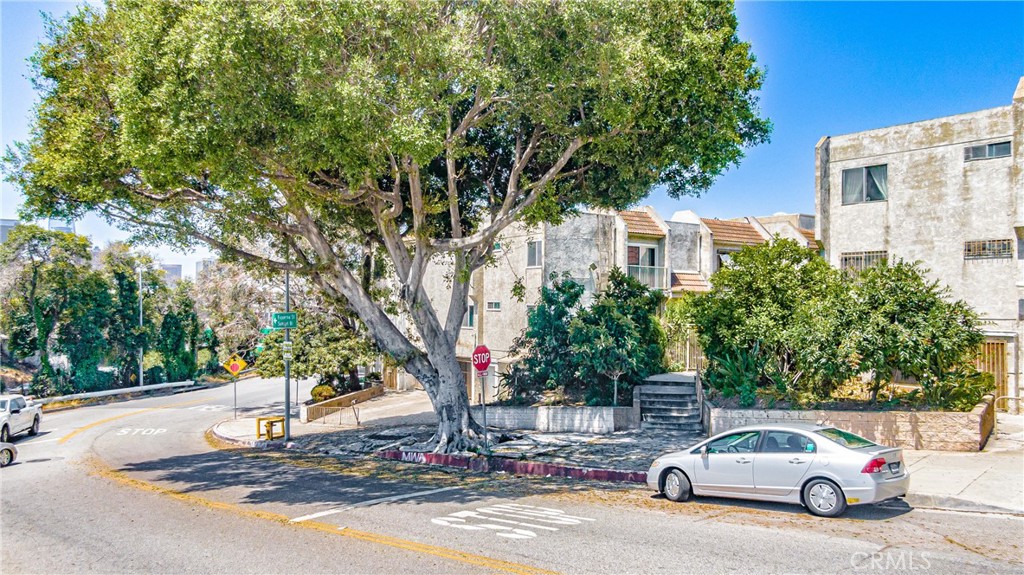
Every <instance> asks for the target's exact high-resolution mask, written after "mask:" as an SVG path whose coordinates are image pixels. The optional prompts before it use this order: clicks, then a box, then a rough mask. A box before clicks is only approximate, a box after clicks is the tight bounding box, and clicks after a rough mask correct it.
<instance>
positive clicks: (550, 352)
mask: <svg viewBox="0 0 1024 575" xmlns="http://www.w3.org/2000/svg"><path fill="white" fill-rule="evenodd" d="M549 279H550V280H551V287H548V286H543V287H541V289H540V299H539V300H538V301H537V306H536V307H535V308H534V309H533V310H532V311H531V312H530V316H529V318H528V319H527V325H526V330H525V331H524V332H523V335H522V336H520V337H519V338H516V340H515V342H514V343H513V344H512V349H511V350H510V351H509V354H510V355H512V356H517V355H518V356H520V357H521V359H520V361H519V363H518V364H516V365H515V366H513V368H512V370H511V371H510V372H509V373H508V374H506V375H504V376H503V380H502V386H503V387H504V389H505V390H506V392H507V393H508V394H509V396H510V397H512V398H514V399H516V400H519V401H527V402H530V403H532V402H533V401H536V400H537V399H538V397H537V396H538V395H539V394H540V393H542V392H544V391H554V390H558V392H559V393H558V394H559V395H561V396H562V398H561V399H563V400H564V399H566V398H567V397H569V396H575V395H577V394H578V393H579V392H580V391H582V389H583V385H582V382H581V381H580V380H579V378H578V377H577V374H576V372H577V369H576V362H575V360H574V358H573V355H572V354H571V353H568V352H569V350H570V349H571V346H572V342H571V340H570V331H569V325H570V323H571V322H572V320H573V318H574V317H575V316H576V314H577V313H579V310H580V301H581V299H582V298H583V293H584V288H583V286H582V285H581V284H579V283H577V282H575V281H573V280H572V279H571V278H569V277H568V276H566V277H564V278H562V279H558V276H556V275H555V274H552V275H551V277H550V278H549Z"/></svg>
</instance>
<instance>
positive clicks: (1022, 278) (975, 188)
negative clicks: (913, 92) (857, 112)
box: [815, 78, 1024, 408]
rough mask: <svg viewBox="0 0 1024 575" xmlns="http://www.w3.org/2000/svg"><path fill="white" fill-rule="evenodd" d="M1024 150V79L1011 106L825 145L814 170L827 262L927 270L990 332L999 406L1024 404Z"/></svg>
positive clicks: (990, 366) (985, 365)
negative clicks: (901, 263)
mask: <svg viewBox="0 0 1024 575" xmlns="http://www.w3.org/2000/svg"><path fill="white" fill-rule="evenodd" d="M1022 140H1024V78H1021V79H1020V81H1019V82H1018V84H1017V88H1016V91H1015V93H1014V95H1013V99H1012V102H1011V103H1010V104H1009V105H1007V106H1002V107H999V108H992V109H990V110H981V111H978V112H971V113H968V114H959V115H955V116H948V117H945V118H936V119H934V120H926V121H922V122H914V123H911V124H903V125H899V126H891V127H888V128H880V129H876V130H868V131H865V132H858V133H855V134H846V135H842V136H831V137H823V138H822V139H821V140H820V141H819V142H818V145H817V149H816V160H815V169H816V175H815V179H816V202H815V203H816V211H817V228H816V234H817V237H818V239H819V240H820V241H821V242H822V245H823V248H824V250H825V255H826V257H827V258H828V260H829V261H830V262H831V263H832V264H833V265H835V266H838V267H841V268H854V269H862V268H864V267H866V266H870V265H873V264H874V263H876V262H877V261H879V260H880V259H882V258H889V259H895V258H900V259H903V260H908V261H921V262H922V263H923V265H924V266H925V267H927V268H929V269H930V270H931V272H930V273H931V277H932V278H933V279H936V280H938V281H940V282H941V283H943V284H945V285H948V286H949V287H950V290H951V292H952V293H951V295H952V297H954V298H956V299H963V300H964V301H966V302H967V303H968V304H970V305H971V306H972V307H973V308H974V309H975V310H976V311H977V312H978V313H979V315H980V316H981V317H982V319H983V320H984V321H985V325H984V330H985V334H986V343H985V345H984V347H983V352H982V356H981V359H980V360H979V364H980V367H981V368H982V369H984V370H985V371H990V372H992V373H993V374H994V375H995V376H996V379H997V386H998V390H997V392H998V395H1000V396H1007V395H1009V396H1019V395H1020V391H1021V390H1020V383H1019V382H1020V373H1021V364H1022V359H1024V357H1022V350H1021V342H1022V339H1024V322H1022V320H1024V254H1022V247H1024V242H1022V240H1024V153H1022V145H1024V141H1022ZM1009 403H1010V407H1011V408H1013V407H1014V402H1009ZM998 405H999V407H1004V406H1006V405H1007V404H1006V403H1004V402H1000V403H999V404H998Z"/></svg>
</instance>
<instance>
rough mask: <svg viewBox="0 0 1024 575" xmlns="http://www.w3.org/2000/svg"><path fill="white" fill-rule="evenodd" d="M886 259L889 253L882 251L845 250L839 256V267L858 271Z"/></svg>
mask: <svg viewBox="0 0 1024 575" xmlns="http://www.w3.org/2000/svg"><path fill="white" fill-rule="evenodd" d="M886 259H889V254H887V253H886V252H884V251H877V252H846V253H844V254H841V255H840V256H839V268H840V269H843V270H846V271H853V272H860V271H864V270H866V269H868V268H870V267H874V266H876V265H878V264H880V263H882V261H883V260H886Z"/></svg>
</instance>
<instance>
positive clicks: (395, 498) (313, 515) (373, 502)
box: [291, 487, 462, 523]
mask: <svg viewBox="0 0 1024 575" xmlns="http://www.w3.org/2000/svg"><path fill="white" fill-rule="evenodd" d="M453 489H462V488H461V487H442V488H440V489H430V490H428V491H417V492H416V493H407V494H405V495H392V496H391V497H381V498H380V499H370V500H368V501H361V502H359V503H355V504H353V505H349V506H348V507H339V508H337V509H328V510H327V511H321V512H319V513H311V514H309V515H303V516H302V517H296V518H295V519H292V520H291V522H292V523H299V522H301V521H309V520H310V519H317V518H320V517H326V516H328V515H334V514H335V513H341V512H343V511H348V510H349V509H355V508H357V507H367V506H370V505H376V504H378V503H387V502H388V501H399V500H401V499H411V498H413V497H421V496H423V495H432V494H434V493H441V492H442V491H451V490H453Z"/></svg>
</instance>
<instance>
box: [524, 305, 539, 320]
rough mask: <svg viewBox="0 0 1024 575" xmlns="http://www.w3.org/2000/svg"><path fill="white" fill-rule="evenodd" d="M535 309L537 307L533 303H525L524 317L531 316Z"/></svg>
mask: <svg viewBox="0 0 1024 575" xmlns="http://www.w3.org/2000/svg"><path fill="white" fill-rule="evenodd" d="M536 309H537V306H535V305H527V306H526V317H527V318H529V317H530V316H532V315H533V312H534V310H536Z"/></svg>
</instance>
